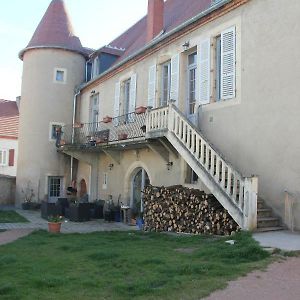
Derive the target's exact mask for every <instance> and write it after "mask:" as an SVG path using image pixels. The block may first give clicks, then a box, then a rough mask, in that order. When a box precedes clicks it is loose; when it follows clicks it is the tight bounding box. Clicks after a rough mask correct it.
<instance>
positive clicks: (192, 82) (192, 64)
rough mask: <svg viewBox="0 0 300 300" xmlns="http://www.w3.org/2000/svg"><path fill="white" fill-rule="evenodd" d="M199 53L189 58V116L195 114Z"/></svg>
mask: <svg viewBox="0 0 300 300" xmlns="http://www.w3.org/2000/svg"><path fill="white" fill-rule="evenodd" d="M196 71H197V52H195V53H192V54H190V55H189V56H188V95H187V96H188V114H189V115H192V114H194V113H195V106H196Z"/></svg>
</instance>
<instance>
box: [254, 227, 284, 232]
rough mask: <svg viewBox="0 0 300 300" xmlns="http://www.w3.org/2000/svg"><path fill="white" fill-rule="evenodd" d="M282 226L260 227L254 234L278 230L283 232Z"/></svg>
mask: <svg viewBox="0 0 300 300" xmlns="http://www.w3.org/2000/svg"><path fill="white" fill-rule="evenodd" d="M284 229H286V228H284V227H283V226H275V227H260V228H256V230H255V232H267V231H279V230H284Z"/></svg>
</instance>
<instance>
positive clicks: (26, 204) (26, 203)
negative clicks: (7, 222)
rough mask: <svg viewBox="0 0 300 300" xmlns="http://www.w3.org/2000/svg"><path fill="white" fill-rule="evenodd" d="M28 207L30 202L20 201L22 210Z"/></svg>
mask: <svg viewBox="0 0 300 300" xmlns="http://www.w3.org/2000/svg"><path fill="white" fill-rule="evenodd" d="M30 207H31V204H30V202H24V203H22V209H23V210H29V209H30Z"/></svg>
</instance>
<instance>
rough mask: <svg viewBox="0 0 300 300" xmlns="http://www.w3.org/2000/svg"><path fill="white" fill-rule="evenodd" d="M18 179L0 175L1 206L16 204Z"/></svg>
mask: <svg viewBox="0 0 300 300" xmlns="http://www.w3.org/2000/svg"><path fill="white" fill-rule="evenodd" d="M15 191H16V177H11V176H5V175H0V205H12V204H14V203H15Z"/></svg>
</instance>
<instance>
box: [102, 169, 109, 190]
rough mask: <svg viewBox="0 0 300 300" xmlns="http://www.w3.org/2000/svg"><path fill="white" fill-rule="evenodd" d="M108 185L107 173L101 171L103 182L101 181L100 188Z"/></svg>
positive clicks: (104, 188)
mask: <svg viewBox="0 0 300 300" xmlns="http://www.w3.org/2000/svg"><path fill="white" fill-rule="evenodd" d="M107 185H108V173H106V172H105V173H103V183H102V189H103V190H106V189H107Z"/></svg>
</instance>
